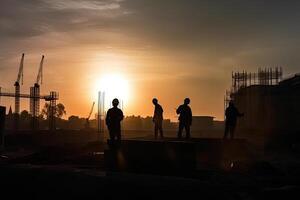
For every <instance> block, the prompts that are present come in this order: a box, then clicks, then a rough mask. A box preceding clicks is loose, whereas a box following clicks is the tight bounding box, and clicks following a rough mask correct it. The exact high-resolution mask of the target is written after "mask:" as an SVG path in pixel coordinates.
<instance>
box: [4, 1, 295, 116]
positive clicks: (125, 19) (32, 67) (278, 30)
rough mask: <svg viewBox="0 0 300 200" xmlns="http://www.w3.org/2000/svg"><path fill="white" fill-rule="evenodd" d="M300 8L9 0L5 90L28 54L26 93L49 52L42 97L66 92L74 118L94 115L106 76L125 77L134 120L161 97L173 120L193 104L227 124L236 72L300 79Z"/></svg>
mask: <svg viewBox="0 0 300 200" xmlns="http://www.w3.org/2000/svg"><path fill="white" fill-rule="evenodd" d="M298 7H299V6H298V4H297V5H292V4H288V3H287V2H286V1H284V2H283V1H280V2H279V1H278V2H277V1H274V2H273V3H272V4H270V3H267V2H264V3H263V2H262V1H256V0H254V1H251V2H250V1H249V2H247V1H245V2H244V3H237V2H234V1H224V2H223V1H222V2H219V3H214V2H213V1H196V0H191V1H189V3H187V2H186V1H180V0H172V1H171V0H164V1H152V0H103V1H92V0H74V1H70V0H51V1H50V0H43V1H21V0H12V1H8V0H4V1H3V2H1V7H0V31H1V32H0V33H1V34H0V43H1V48H0V64H1V66H0V86H1V87H3V88H4V89H3V90H4V91H13V90H14V88H13V84H14V81H15V79H16V76H17V71H18V65H19V60H20V56H21V54H22V53H23V52H24V53H25V64H24V85H23V86H22V92H23V93H28V92H29V87H30V86H31V85H32V84H33V83H34V80H35V77H36V74H37V70H38V69H37V68H38V64H39V61H40V58H41V55H42V54H44V55H45V63H44V84H43V85H42V93H43V94H48V93H49V91H50V90H54V91H58V92H59V94H60V100H59V102H61V103H63V104H64V105H65V107H66V111H67V116H66V117H68V116H70V115H79V116H82V117H85V116H87V115H88V113H89V110H90V107H91V105H92V102H93V101H95V100H96V99H95V97H96V96H97V88H100V87H101V86H98V85H96V84H97V83H99V79H100V78H101V77H102V76H105V75H107V74H119V75H121V76H122V77H124V79H126V80H127V81H128V87H129V91H130V92H129V94H128V95H129V97H130V98H129V99H128V101H127V102H125V103H124V107H125V108H124V111H125V114H126V115H141V116H148V115H151V114H152V112H153V105H152V103H151V99H152V98H153V97H156V98H158V99H159V102H160V103H161V105H162V106H163V108H164V110H165V117H166V118H171V119H172V120H176V115H175V108H176V107H177V106H178V105H180V104H181V103H182V101H183V99H184V98H185V97H190V98H191V107H192V110H193V114H194V115H210V116H215V117H216V119H223V109H224V108H223V98H224V92H225V90H226V89H227V88H229V86H230V82H231V72H232V71H233V70H234V71H235V70H243V69H245V70H248V71H256V69H257V68H258V67H264V66H269V67H272V66H283V67H284V72H285V74H292V73H295V72H298V63H299V56H298V54H297V52H299V45H298V43H299V36H298V35H299V32H300V29H299V28H298V27H299V26H297V25H298V19H299V16H298V14H299V12H298V10H297V8H298ZM265 8H268V9H265ZM258 19H259V20H258ZM278 21H280V23H277V22H278ZM258 30H259V31H258ZM1 104H3V105H6V106H10V105H11V106H13V105H14V101H13V99H8V98H2V99H1ZM28 107H29V103H28V100H25V101H22V105H21V108H22V109H29V108H28Z"/></svg>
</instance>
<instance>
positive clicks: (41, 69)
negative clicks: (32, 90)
mask: <svg viewBox="0 0 300 200" xmlns="http://www.w3.org/2000/svg"><path fill="white" fill-rule="evenodd" d="M43 65H44V55H43V56H42V59H41V62H40V66H39V72H38V75H37V77H36V81H35V84H38V85H39V83H40V82H41V84H43Z"/></svg>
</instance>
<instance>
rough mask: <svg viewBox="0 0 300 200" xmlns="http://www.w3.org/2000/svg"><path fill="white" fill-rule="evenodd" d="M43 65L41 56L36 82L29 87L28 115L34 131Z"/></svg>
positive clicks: (38, 110) (38, 107)
mask: <svg viewBox="0 0 300 200" xmlns="http://www.w3.org/2000/svg"><path fill="white" fill-rule="evenodd" d="M43 64H44V55H43V56H42V59H41V62H40V65H39V71H38V74H37V77H36V81H35V83H34V86H33V87H30V95H31V98H30V114H31V115H32V118H33V123H32V127H33V128H34V129H35V128H37V126H38V120H37V118H38V115H39V112H40V98H38V97H39V96H40V84H42V83H43Z"/></svg>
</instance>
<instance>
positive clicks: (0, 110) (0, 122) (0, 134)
mask: <svg viewBox="0 0 300 200" xmlns="http://www.w3.org/2000/svg"><path fill="white" fill-rule="evenodd" d="M5 114H6V107H4V106H0V145H1V150H3V149H4V129H5Z"/></svg>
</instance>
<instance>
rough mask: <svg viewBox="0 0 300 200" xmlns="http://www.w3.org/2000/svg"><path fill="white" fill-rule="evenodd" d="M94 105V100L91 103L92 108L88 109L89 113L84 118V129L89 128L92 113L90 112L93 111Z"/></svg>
mask: <svg viewBox="0 0 300 200" xmlns="http://www.w3.org/2000/svg"><path fill="white" fill-rule="evenodd" d="M94 106H95V102H93V105H92V108H91V111H90V113H89V115H88V117H87V118H86V119H85V120H86V121H85V126H84V127H85V129H90V121H89V120H90V118H91V115H92V113H93V110H94Z"/></svg>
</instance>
